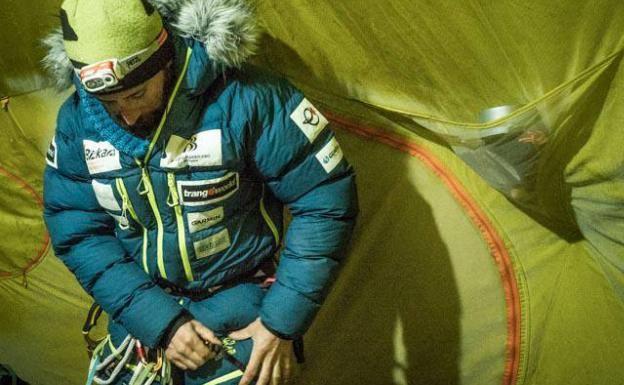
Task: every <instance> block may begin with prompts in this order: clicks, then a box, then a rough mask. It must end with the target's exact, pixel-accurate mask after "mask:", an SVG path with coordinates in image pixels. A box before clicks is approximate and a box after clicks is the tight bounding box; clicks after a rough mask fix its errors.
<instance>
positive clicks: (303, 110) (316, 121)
mask: <svg viewBox="0 0 624 385" xmlns="http://www.w3.org/2000/svg"><path fill="white" fill-rule="evenodd" d="M290 119H292V121H293V122H295V124H296V125H297V127H299V129H301V131H302V132H303V134H304V135H305V136H306V138H308V140H309V141H310V143H312V142H314V139H316V137H317V136H318V135H319V134H320V133H321V132H322V131H323V129H324V128H325V126H327V124H328V123H329V122H328V121H327V119H326V118H325V117H324V116H323V115H322V114H321V113H320V112H319V111H318V110H317V109H316V108H315V107H314V106H313V105H312V103H310V101H309V100H308V99H306V98H303V100H302V101H301V103H299V106H297V108H295V110H294V111H293V113H292V114H290Z"/></svg>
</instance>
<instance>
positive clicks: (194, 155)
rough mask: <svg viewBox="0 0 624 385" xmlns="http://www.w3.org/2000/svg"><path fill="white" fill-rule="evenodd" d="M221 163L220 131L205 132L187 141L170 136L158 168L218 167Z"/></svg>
mask: <svg viewBox="0 0 624 385" xmlns="http://www.w3.org/2000/svg"><path fill="white" fill-rule="evenodd" d="M222 163H223V154H222V152H221V130H206V131H202V132H199V133H197V134H195V135H193V136H191V137H190V138H189V139H184V138H182V137H180V136H177V135H171V137H170V138H169V142H167V146H166V147H165V152H164V153H163V158H162V159H161V160H160V167H167V168H184V167H188V166H191V167H193V166H195V167H200V166H220V165H221V164H222Z"/></svg>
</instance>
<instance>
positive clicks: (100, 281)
mask: <svg viewBox="0 0 624 385" xmlns="http://www.w3.org/2000/svg"><path fill="white" fill-rule="evenodd" d="M176 53H177V55H176V58H177V59H176V61H175V63H174V66H175V69H176V72H177V74H178V77H177V83H176V89H175V91H174V94H173V95H172V97H171V106H170V109H169V110H168V114H167V117H166V119H165V120H164V124H161V127H160V128H159V129H158V131H157V132H156V134H155V135H154V137H153V139H152V140H151V141H149V140H143V139H140V138H137V137H135V136H133V135H131V134H129V133H128V132H126V131H125V130H123V129H122V128H121V127H119V126H117V125H116V124H115V123H114V122H113V120H112V119H111V118H110V117H109V115H108V114H107V113H106V111H105V110H104V108H103V106H102V105H101V104H100V103H99V102H98V101H97V99H95V98H93V97H92V96H90V95H88V94H87V93H86V92H84V90H83V89H82V88H81V87H80V85H79V84H77V85H76V87H77V92H75V93H74V94H73V95H72V96H70V97H69V99H68V100H67V101H66V102H65V103H64V104H63V105H62V107H61V109H60V111H59V114H58V120H57V129H56V134H55V136H54V139H53V141H52V143H51V145H50V149H49V151H48V153H47V156H46V158H47V163H48V166H47V168H46V171H45V185H44V190H45V191H44V199H45V221H46V224H47V226H48V229H49V232H50V235H51V237H52V242H53V245H54V250H55V252H56V254H57V256H58V257H59V258H61V259H62V260H63V262H64V263H65V264H66V265H67V267H68V268H69V269H70V270H71V271H72V272H73V273H74V274H75V276H76V277H77V279H78V281H79V282H80V284H81V285H82V287H83V288H84V289H85V290H86V291H87V292H88V293H89V294H90V295H91V296H92V297H93V298H94V299H95V300H96V301H97V302H98V303H99V304H100V305H101V306H102V307H103V309H104V310H105V311H106V312H107V313H108V314H109V316H110V317H112V319H114V320H115V321H116V322H119V323H120V324H121V325H123V326H124V327H125V328H126V329H127V330H128V331H129V332H130V333H131V334H132V335H133V336H135V337H136V338H138V339H140V340H141V341H143V343H144V344H145V345H147V346H151V347H153V346H156V345H157V344H158V343H159V341H160V340H161V338H162V336H163V334H164V333H165V331H166V330H167V327H168V326H169V325H170V324H171V322H172V321H173V320H175V319H176V318H177V317H178V316H179V315H180V314H181V312H182V308H181V306H180V305H179V304H178V302H176V300H175V298H174V297H173V296H170V295H168V294H167V293H166V292H165V291H164V290H163V289H161V287H159V286H158V285H156V284H155V280H156V279H157V278H163V279H166V280H167V281H169V282H171V283H173V284H175V285H177V286H179V287H182V288H186V289H205V288H208V287H212V286H214V285H217V284H219V283H222V282H225V281H228V280H231V279H233V278H235V277H237V276H240V275H241V274H244V273H246V272H250V271H252V270H253V269H254V267H256V266H257V265H258V264H260V263H261V262H262V261H264V260H266V259H267V258H271V257H272V256H274V254H275V253H276V252H277V250H278V248H279V247H280V244H282V243H283V249H282V251H281V254H280V258H279V266H278V270H277V274H276V278H277V281H276V283H275V284H273V285H272V287H271V288H270V289H269V291H268V293H267V294H266V296H265V297H264V300H263V303H262V305H261V311H260V317H261V319H262V321H263V323H264V324H265V325H266V326H267V327H269V328H270V329H272V330H273V331H274V332H276V333H277V334H281V335H282V336H285V337H290V338H294V337H298V336H300V335H301V334H302V333H304V332H305V330H306V329H307V327H308V326H309V324H310V323H311V321H312V319H313V317H314V315H315V313H316V312H317V310H318V309H319V306H320V304H321V303H322V301H323V299H324V297H325V295H326V293H327V290H328V287H329V286H330V285H331V282H332V281H333V280H334V278H335V274H336V271H337V267H338V265H339V263H340V261H341V259H342V258H343V256H344V251H345V246H346V244H347V242H348V239H349V237H350V234H351V232H352V229H353V225H354V219H355V217H356V213H357V202H356V191H355V185H354V174H353V170H352V169H351V167H350V166H349V164H348V163H347V161H346V160H345V158H344V156H343V153H342V150H341V149H340V146H339V144H338V142H337V141H336V138H335V137H334V135H333V133H332V132H331V130H330V129H329V128H328V127H327V124H328V122H327V120H326V119H325V118H324V117H323V116H322V115H321V114H320V113H319V112H317V110H315V109H314V107H313V106H312V104H310V102H309V101H308V100H307V99H305V98H304V96H303V95H302V94H301V93H300V92H299V91H298V90H296V89H295V88H294V87H292V86H291V85H290V84H289V83H288V82H286V81H284V80H281V79H277V78H274V77H272V76H269V75H266V74H262V73H260V72H259V71H257V70H253V69H246V70H238V71H231V72H228V73H227V75H226V76H225V78H224V75H223V72H222V71H220V70H217V69H216V66H214V65H213V63H212V62H211V61H210V59H209V58H208V56H207V54H206V51H205V49H204V46H203V44H202V43H200V42H198V41H195V40H192V39H182V38H180V37H176ZM284 205H286V206H287V207H288V209H289V210H290V213H291V215H292V221H291V222H290V225H289V227H288V231H287V232H286V234H285V235H284V239H283V240H282V233H283V231H282V230H283V214H282V213H283V206H284Z"/></svg>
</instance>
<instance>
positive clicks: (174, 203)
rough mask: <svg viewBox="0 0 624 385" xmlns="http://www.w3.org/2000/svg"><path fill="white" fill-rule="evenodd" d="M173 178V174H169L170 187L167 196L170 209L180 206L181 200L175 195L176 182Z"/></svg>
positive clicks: (168, 182)
mask: <svg viewBox="0 0 624 385" xmlns="http://www.w3.org/2000/svg"><path fill="white" fill-rule="evenodd" d="M173 178H174V176H173V174H171V173H169V174H167V184H168V185H169V194H167V206H169V207H175V206H178V205H179V204H180V200H179V199H178V197H177V194H175V191H174V189H175V181H174V179H173Z"/></svg>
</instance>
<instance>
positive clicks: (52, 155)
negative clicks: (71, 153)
mask: <svg viewBox="0 0 624 385" xmlns="http://www.w3.org/2000/svg"><path fill="white" fill-rule="evenodd" d="M46 163H47V164H48V165H49V166H50V167H54V168H58V154H57V153H56V136H53V137H52V141H51V142H50V147H48V151H46Z"/></svg>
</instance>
